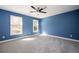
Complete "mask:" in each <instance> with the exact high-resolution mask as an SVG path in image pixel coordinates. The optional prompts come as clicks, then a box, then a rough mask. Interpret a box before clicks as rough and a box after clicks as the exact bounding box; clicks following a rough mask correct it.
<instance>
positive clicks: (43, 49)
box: [0, 36, 79, 53]
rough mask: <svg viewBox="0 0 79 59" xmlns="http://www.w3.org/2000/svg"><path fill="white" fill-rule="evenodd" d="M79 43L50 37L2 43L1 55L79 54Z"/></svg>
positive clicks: (0, 47) (34, 37)
mask: <svg viewBox="0 0 79 59" xmlns="http://www.w3.org/2000/svg"><path fill="white" fill-rule="evenodd" d="M78 52H79V43H78V42H73V41H68V40H64V39H59V38H54V37H49V36H33V37H29V38H24V39H20V40H15V41H10V42H6V43H0V53H78Z"/></svg>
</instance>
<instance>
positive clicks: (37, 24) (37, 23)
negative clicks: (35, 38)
mask: <svg viewBox="0 0 79 59" xmlns="http://www.w3.org/2000/svg"><path fill="white" fill-rule="evenodd" d="M35 22H36V26H37V30H36V31H35V30H34V23H35ZM38 31H39V22H38V20H36V19H34V20H33V32H34V33H37V32H38Z"/></svg>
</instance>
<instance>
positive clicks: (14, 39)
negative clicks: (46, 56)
mask: <svg viewBox="0 0 79 59" xmlns="http://www.w3.org/2000/svg"><path fill="white" fill-rule="evenodd" d="M35 35H39V34H34V35H28V36H23V37H18V38H13V39H9V40H4V41H0V43H4V42H9V41H13V40H20V39H22V38H28V37H32V36H35Z"/></svg>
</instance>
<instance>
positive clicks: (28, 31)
mask: <svg viewBox="0 0 79 59" xmlns="http://www.w3.org/2000/svg"><path fill="white" fill-rule="evenodd" d="M10 15H14V16H20V17H22V18H23V34H22V35H14V36H11V35H10ZM33 19H34V17H30V16H26V15H22V14H18V13H14V12H10V11H6V10H2V9H0V40H7V39H12V38H16V37H20V36H24V35H32V34H33V30H32V29H33V27H32V25H33ZM3 36H5V37H6V38H5V39H3V38H2V37H3Z"/></svg>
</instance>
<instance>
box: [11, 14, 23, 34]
mask: <svg viewBox="0 0 79 59" xmlns="http://www.w3.org/2000/svg"><path fill="white" fill-rule="evenodd" d="M15 22H16V23H17V24H18V26H20V27H19V28H20V29H19V31H20V32H19V33H15V32H13V27H12V26H13V25H15V24H14V23H15ZM15 26H16V25H15ZM17 29H18V28H17ZM19 34H23V19H22V17H19V16H14V15H10V35H19Z"/></svg>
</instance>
